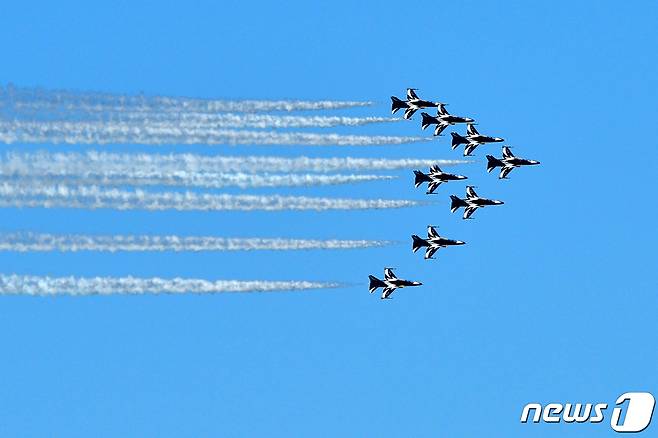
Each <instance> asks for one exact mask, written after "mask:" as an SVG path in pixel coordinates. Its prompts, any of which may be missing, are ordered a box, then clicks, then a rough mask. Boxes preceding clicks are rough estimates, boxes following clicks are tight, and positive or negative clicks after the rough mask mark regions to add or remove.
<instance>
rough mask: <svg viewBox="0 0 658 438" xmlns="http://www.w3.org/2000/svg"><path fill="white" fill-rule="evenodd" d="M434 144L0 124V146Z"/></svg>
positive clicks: (170, 128)
mask: <svg viewBox="0 0 658 438" xmlns="http://www.w3.org/2000/svg"><path fill="white" fill-rule="evenodd" d="M427 141H431V139H429V138H428V137H404V136H369V135H340V134H317V133H307V132H275V131H244V130H230V129H216V128H214V127H199V128H196V127H195V128H187V127H185V126H179V125H177V124H176V123H148V124H143V125H142V124H139V125H136V124H130V123H121V122H107V123H103V122H24V121H11V122H6V121H5V122H0V142H3V143H15V142H21V143H57V144H62V143H64V144H148V145H163V144H207V145H216V144H228V145H238V144H252V145H309V146H330V145H334V146H374V145H387V144H403V143H416V142H427Z"/></svg>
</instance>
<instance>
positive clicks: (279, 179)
mask: <svg viewBox="0 0 658 438" xmlns="http://www.w3.org/2000/svg"><path fill="white" fill-rule="evenodd" d="M394 178H396V177H395V176H390V175H314V174H304V175H299V174H290V175H255V174H250V173H237V174H230V173H228V174H227V173H183V172H176V173H173V174H170V175H167V174H163V173H162V172H156V173H148V172H140V171H137V172H135V173H126V174H118V175H117V174H115V175H106V174H103V175H98V174H97V175H93V174H92V172H89V171H88V172H87V174H85V175H76V174H66V175H62V174H61V173H58V174H55V175H52V174H51V175H31V176H27V175H25V176H20V177H16V176H9V177H8V176H6V175H2V174H0V181H2V180H5V181H7V180H9V181H10V182H20V183H26V182H31V183H35V182H37V181H38V182H39V183H42V184H66V185H75V184H84V185H105V186H140V185H142V186H159V185H161V186H176V187H203V188H214V189H216V188H224V187H238V188H241V189H247V188H262V187H311V186H325V185H338V184H353V183H360V182H368V181H381V180H390V179H394Z"/></svg>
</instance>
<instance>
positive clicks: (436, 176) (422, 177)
mask: <svg viewBox="0 0 658 438" xmlns="http://www.w3.org/2000/svg"><path fill="white" fill-rule="evenodd" d="M414 175H416V178H415V179H414V185H415V187H419V186H420V185H421V184H422V183H424V182H426V183H429V184H427V192H425V193H427V194H428V195H430V194H432V193H434V190H436V189H437V187H439V185H441V183H443V182H447V181H457V180H460V179H467V177H466V176H464V175H455V174H453V173H445V172H442V171H441V168H440V167H439V166H437V165H436V164H435V165H433V166H432V167H430V171H429V173H428V174H424V173H423V172H421V171H420V170H414Z"/></svg>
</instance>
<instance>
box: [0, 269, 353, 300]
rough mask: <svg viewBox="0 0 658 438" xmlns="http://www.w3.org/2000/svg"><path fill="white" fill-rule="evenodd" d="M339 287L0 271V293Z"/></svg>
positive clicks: (212, 291)
mask: <svg viewBox="0 0 658 438" xmlns="http://www.w3.org/2000/svg"><path fill="white" fill-rule="evenodd" d="M336 287H340V284H338V283H321V282H312V281H238V280H216V281H209V280H203V279H193V278H178V277H176V278H172V279H166V278H157V277H154V278H137V277H88V278H81V277H39V276H32V275H15V274H12V275H4V274H0V295H76V296H81V295H114V294H127V295H145V294H155V295H158V294H216V293H235V292H280V291H304V290H311V289H327V288H336Z"/></svg>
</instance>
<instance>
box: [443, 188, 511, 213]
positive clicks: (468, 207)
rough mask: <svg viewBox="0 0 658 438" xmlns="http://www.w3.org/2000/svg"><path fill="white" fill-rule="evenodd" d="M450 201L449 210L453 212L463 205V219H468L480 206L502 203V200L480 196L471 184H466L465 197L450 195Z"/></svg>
mask: <svg viewBox="0 0 658 438" xmlns="http://www.w3.org/2000/svg"><path fill="white" fill-rule="evenodd" d="M450 199H451V200H452V202H451V203H450V212H452V213H454V212H455V211H457V209H459V208H460V207H464V216H463V218H464V219H468V218H470V217H471V215H473V213H475V210H477V209H478V208H480V207H486V206H488V205H501V204H504V202H503V201H497V200H493V199H486V198H480V197H479V196H478V194H477V193H475V189H474V188H473V186H466V198H464V199H460V198H459V197H457V196H455V195H450Z"/></svg>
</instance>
